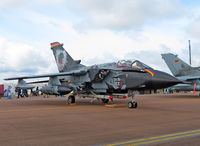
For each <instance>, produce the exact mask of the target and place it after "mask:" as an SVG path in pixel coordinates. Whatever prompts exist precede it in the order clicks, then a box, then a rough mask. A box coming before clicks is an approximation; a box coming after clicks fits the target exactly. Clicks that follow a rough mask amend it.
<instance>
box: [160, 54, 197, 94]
mask: <svg viewBox="0 0 200 146" xmlns="http://www.w3.org/2000/svg"><path fill="white" fill-rule="evenodd" d="M161 55H162V58H163V59H164V61H165V63H166V64H167V66H168V67H169V69H170V71H171V72H172V74H173V75H174V76H175V77H177V78H178V79H179V80H182V81H186V82H187V83H188V84H177V85H175V86H173V87H170V90H177V91H193V90H194V91H200V67H192V66H190V65H189V64H187V63H186V62H184V61H183V60H181V59H180V58H178V56H177V55H174V54H172V53H166V54H161Z"/></svg>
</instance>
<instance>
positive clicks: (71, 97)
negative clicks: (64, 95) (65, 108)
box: [67, 96, 75, 103]
mask: <svg viewBox="0 0 200 146" xmlns="http://www.w3.org/2000/svg"><path fill="white" fill-rule="evenodd" d="M67 102H68V103H75V97H74V96H69V97H68V99H67Z"/></svg>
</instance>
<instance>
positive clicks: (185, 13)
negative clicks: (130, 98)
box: [0, 0, 200, 82]
mask: <svg viewBox="0 0 200 146" xmlns="http://www.w3.org/2000/svg"><path fill="white" fill-rule="evenodd" d="M189 39H190V40H191V41H192V56H193V58H192V64H193V66H199V65H200V1H198V0H32V1H31V0H29V1H27V0H1V1H0V82H4V81H3V78H6V77H13V76H19V75H33V74H43V73H50V72H58V70H57V67H56V63H55V61H54V57H53V54H52V52H51V49H50V43H51V42H55V41H59V42H61V43H64V48H65V49H66V50H67V51H68V52H69V53H70V54H71V56H72V57H73V58H74V59H81V60H82V63H83V64H85V65H92V64H98V63H105V62H112V61H117V60H119V59H138V60H140V61H142V62H144V63H146V64H148V65H149V66H151V67H154V68H155V69H159V70H163V71H166V72H168V73H170V71H169V69H168V68H167V66H166V65H165V63H164V61H163V60H162V59H161V56H160V54H161V53H168V52H172V53H175V54H178V55H179V57H181V58H183V59H184V60H185V61H187V62H188V40H189Z"/></svg>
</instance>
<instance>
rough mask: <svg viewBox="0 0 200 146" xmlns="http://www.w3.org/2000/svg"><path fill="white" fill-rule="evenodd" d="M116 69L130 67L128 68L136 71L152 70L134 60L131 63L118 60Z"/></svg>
mask: <svg viewBox="0 0 200 146" xmlns="http://www.w3.org/2000/svg"><path fill="white" fill-rule="evenodd" d="M117 66H118V67H130V68H137V69H152V68H151V67H149V66H148V65H146V64H144V63H142V62H140V61H138V60H135V61H131V60H120V61H118V63H117Z"/></svg>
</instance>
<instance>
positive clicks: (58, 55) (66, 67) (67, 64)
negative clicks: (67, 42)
mask: <svg viewBox="0 0 200 146" xmlns="http://www.w3.org/2000/svg"><path fill="white" fill-rule="evenodd" d="M51 49H52V51H53V54H54V57H55V60H56V63H57V66H58V70H59V72H67V71H70V70H74V69H79V68H81V67H84V65H82V64H80V62H81V60H74V59H73V58H72V57H71V56H70V55H69V54H68V53H67V51H66V50H65V49H64V48H63V44H60V43H59V42H54V43H51Z"/></svg>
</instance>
